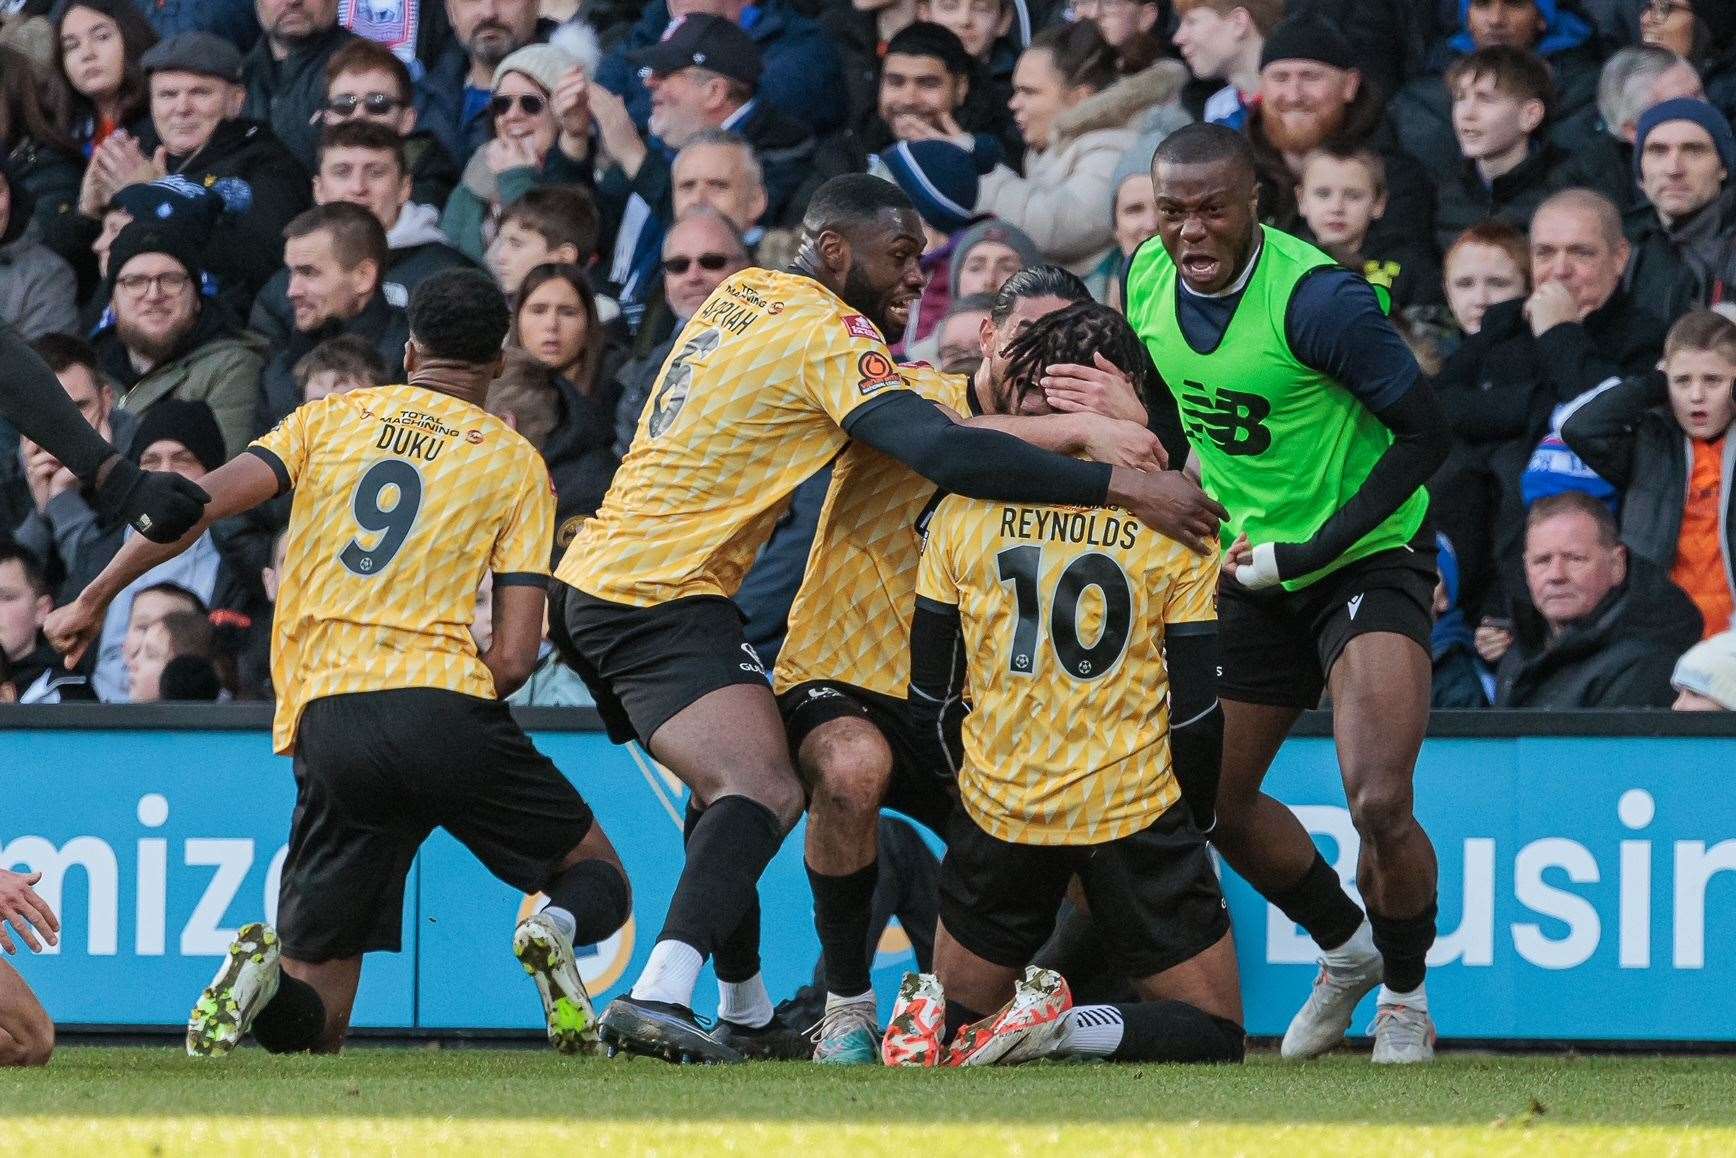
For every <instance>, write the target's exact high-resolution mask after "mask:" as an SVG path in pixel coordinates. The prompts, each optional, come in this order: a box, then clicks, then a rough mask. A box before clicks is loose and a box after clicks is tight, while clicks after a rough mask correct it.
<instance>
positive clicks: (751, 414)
mask: <svg viewBox="0 0 1736 1158" xmlns="http://www.w3.org/2000/svg"><path fill="white" fill-rule="evenodd" d="M902 385H903V383H902V382H901V381H900V379H899V377H898V372H897V367H896V366H895V365H894V364H893V362H892V354H891V352H890V351H889V350H887V348H886V343H885V342H884V341H883V340H882V339H881V336H880V332H879V330H877V329H876V328H875V327H874V325H873V323H872V322H870V321H869V320H868V319H867V318H865V317H863V316H862V315H861V314H858V313H856V312H855V311H854V310H852V309H851V308H850V307H849V306H847V305H845V304H844V302H843V300H842V299H841V298H839V297H837V296H836V295H834V294H833V293H832V292H831V291H830V290H828V289H826V287H824V286H822V285H821V284H820V283H819V282H817V281H815V280H814V279H813V278H810V277H804V276H802V275H800V274H792V273H783V272H781V271H778V270H769V269H749V270H743V271H742V272H741V273H738V274H734V275H733V276H731V277H730V278H729V279H728V280H726V281H725V282H724V283H723V284H722V285H720V286H718V287H717V289H716V290H714V291H713V292H712V295H711V297H709V298H707V299H706V302H705V304H704V305H703V306H701V307H700V309H699V312H698V313H696V314H694V316H693V320H692V321H690V322H688V323H687V326H686V328H685V329H683V330H682V331H681V333H680V334H679V335H677V337H676V340H675V345H674V347H673V350H672V351H671V353H670V356H669V360H668V361H667V362H665V363H664V364H663V369H662V372H661V373H660V374H659V375H658V377H657V381H656V383H655V385H653V386H652V388H651V397H650V398H649V399H648V400H647V402H646V404H645V412H644V414H642V415H641V416H640V418H639V429H638V432H637V433H636V434H635V435H634V437H633V446H632V449H631V450H629V451H628V452H627V457H626V459H625V460H624V461H623V462H622V463H621V468H620V470H618V471H617V472H616V473H615V481H614V484H613V485H612V486H610V488H609V493H608V496H607V497H606V498H604V500H603V506H602V509H600V510H599V511H598V512H597V514H596V517H595V518H593V519H591V520H589V521H588V522H586V523H585V525H584V527H583V528H582V529H581V530H580V531H579V534H578V536H577V538H575V539H574V540H573V542H572V543H571V545H569V546H568V547H567V552H566V554H565V556H563V557H562V559H561V562H560V566H559V567H557V568H556V569H555V574H556V576H557V577H559V578H560V579H561V580H562V581H563V582H565V583H568V584H570V585H572V586H573V587H576V588H578V589H579V590H581V591H585V592H588V593H589V594H591V595H594V596H596V597H597V598H599V599H607V600H610V601H612V602H615V603H624V604H628V605H630V606H634V607H651V606H655V605H656V604H659V603H666V602H668V601H670V600H672V599H680V598H682V597H685V596H691V595H724V596H731V595H734V594H735V592H736V590H737V588H739V587H740V586H741V578H742V575H743V574H745V573H746V571H747V569H748V567H749V566H750V565H752V563H753V561H754V557H755V555H756V554H757V553H758V551H759V549H760V547H762V546H763V545H764V544H765V541H766V539H767V538H768V537H769V536H770V535H771V532H772V527H773V526H774V525H775V524H776V522H777V520H778V517H779V516H780V515H781V514H782V513H783V511H784V509H785V508H786V507H787V506H788V504H789V497H790V492H792V491H794V490H795V489H796V487H797V486H799V485H800V484H801V483H802V482H804V481H806V480H807V479H808V478H809V477H810V476H811V475H813V474H814V472H815V471H818V470H819V469H820V468H821V467H823V466H825V465H826V464H827V463H828V462H830V461H831V460H832V459H833V458H834V457H836V456H837V454H838V452H839V451H840V450H842V449H843V448H844V444H845V443H846V442H847V441H848V438H847V436H846V435H845V434H844V431H843V430H842V429H841V426H840V424H841V423H843V422H844V421H845V420H846V419H847V418H848V417H849V416H850V414H851V413H852V412H853V411H855V410H856V409H857V408H859V407H861V406H863V405H866V404H868V403H870V402H874V401H877V400H878V399H879V398H880V397H882V396H883V395H884V394H885V393H886V392H887V391H888V390H889V389H893V388H898V387H901V386H902Z"/></svg>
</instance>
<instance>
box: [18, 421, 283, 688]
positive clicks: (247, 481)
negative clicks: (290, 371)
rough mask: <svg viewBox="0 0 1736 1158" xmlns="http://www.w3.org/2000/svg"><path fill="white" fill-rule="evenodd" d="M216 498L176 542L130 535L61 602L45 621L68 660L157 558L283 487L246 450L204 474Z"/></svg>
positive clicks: (93, 636) (76, 655)
mask: <svg viewBox="0 0 1736 1158" xmlns="http://www.w3.org/2000/svg"><path fill="white" fill-rule="evenodd" d="M201 481H202V482H203V483H204V485H205V488H206V490H208V491H209V492H210V495H211V501H210V503H209V504H207V505H206V507H205V509H204V515H203V516H202V517H201V518H200V519H199V521H198V522H196V523H195V524H193V527H192V528H191V529H190V530H188V531H187V533H186V534H184V535H182V536H181V537H180V538H179V539H176V540H175V541H174V542H172V543H154V542H152V541H151V540H149V539H147V538H144V537H143V536H140V537H137V538H133V539H129V540H127V543H126V545H125V546H123V547H122V548H121V549H120V552H119V553H118V554H116V555H115V557H114V558H113V559H111V560H109V565H108V566H107V567H104V568H103V569H102V573H101V574H99V575H98V576H97V577H96V578H95V579H92V580H91V581H90V583H89V584H88V585H87V586H86V587H85V589H84V590H83V591H81V592H79V595H78V598H77V599H75V600H73V601H72V602H71V603H68V604H67V605H66V606H65V607H62V608H60V609H59V610H58V611H55V612H54V613H52V614H51V615H49V617H48V621H47V622H46V623H44V624H43V627H42V629H43V632H44V633H45V634H46V635H47V636H48V641H49V643H51V644H53V645H54V649H55V650H56V651H58V652H60V653H62V654H63V655H65V656H66V666H67V667H69V668H70V667H73V666H75V665H76V664H77V663H78V661H79V659H80V658H82V657H83V655H84V653H85V649H86V648H88V647H89V646H90V645H91V643H92V642H94V641H95V639H96V637H97V634H98V633H99V632H101V630H102V620H103V614H104V613H105V612H106V611H107V610H108V605H109V604H110V603H112V602H113V601H114V597H115V596H116V595H118V594H120V592H121V591H122V590H124V589H125V588H126V586H127V584H129V583H131V582H132V581H133V580H135V579H137V578H138V577H139V576H140V575H143V574H144V573H145V572H146V571H149V570H150V569H151V568H152V567H155V566H156V565H157V564H159V563H162V562H165V561H167V560H169V559H173V558H174V557H175V556H176V555H179V554H180V553H181V552H182V551H185V550H186V549H187V548H188V547H191V546H192V545H193V543H194V542H195V541H196V540H197V539H198V538H199V536H200V535H202V534H204V532H205V528H206V527H209V526H210V525H211V524H212V523H214V522H216V521H217V520H218V519H225V518H228V517H229V516H231V515H238V514H240V513H241V512H242V511H249V510H252V509H253V508H254V507H257V506H258V505H259V504H260V503H263V502H266V501H267V500H269V499H272V498H275V497H276V496H277V493H278V489H279V488H278V477H277V472H276V471H274V470H272V468H271V467H270V466H269V465H267V464H266V462H265V460H264V459H262V458H259V457H258V456H257V455H254V454H250V453H244V454H241V455H239V456H237V457H236V458H234V459H232V460H231V461H229V462H227V463H225V464H224V465H223V466H220V467H218V468H217V469H216V470H214V471H212V472H211V473H210V474H208V475H206V476H205V477H204V479H202V480H201Z"/></svg>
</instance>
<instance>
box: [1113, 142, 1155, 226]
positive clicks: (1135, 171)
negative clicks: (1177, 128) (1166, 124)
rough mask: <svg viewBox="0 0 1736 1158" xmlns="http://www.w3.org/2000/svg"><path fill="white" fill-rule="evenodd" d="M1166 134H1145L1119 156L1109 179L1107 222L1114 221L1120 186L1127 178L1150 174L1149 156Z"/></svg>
mask: <svg viewBox="0 0 1736 1158" xmlns="http://www.w3.org/2000/svg"><path fill="white" fill-rule="evenodd" d="M1167 135H1168V134H1166V133H1146V134H1145V135H1144V136H1142V137H1140V138H1139V139H1138V140H1137V141H1135V142H1133V146H1132V147H1131V148H1129V149H1128V150H1127V152H1125V153H1123V154H1121V160H1120V161H1119V162H1117V163H1116V166H1115V173H1114V175H1113V176H1112V177H1110V178H1109V220H1110V221H1111V222H1113V221H1114V220H1115V203H1116V202H1117V201H1119V200H1120V199H1121V186H1122V185H1123V184H1125V183H1126V181H1127V179H1128V178H1129V177H1138V176H1141V175H1149V174H1150V173H1151V156H1152V154H1153V153H1155V152H1157V147H1158V145H1160V144H1162V143H1163V138H1164V137H1165V136H1167Z"/></svg>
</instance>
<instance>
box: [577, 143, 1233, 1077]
mask: <svg viewBox="0 0 1736 1158" xmlns="http://www.w3.org/2000/svg"><path fill="white" fill-rule="evenodd" d="M924 243H925V235H924V232H923V226H922V219H921V218H920V217H919V216H918V215H917V213H916V211H915V209H914V208H913V207H912V206H911V204H910V201H909V199H908V198H907V197H905V195H904V194H903V192H902V191H901V190H900V189H899V188H898V187H897V186H896V185H893V184H892V183H890V182H888V181H883V180H881V179H880V178H878V177H871V176H867V175H865V174H852V175H847V176H843V177H835V178H833V179H832V180H830V181H828V182H826V184H824V185H822V186H821V187H820V188H819V189H818V190H817V191H816V192H815V193H814V196H813V198H812V199H811V200H810V202H809V205H808V211H807V215H806V217H805V218H804V219H803V222H802V246H801V252H800V254H799V256H798V257H797V259H796V262H795V266H794V268H793V269H792V270H791V271H789V272H780V271H774V270H763V269H750V270H745V271H743V272H741V273H737V274H734V275H732V276H731V277H730V278H729V279H728V280H726V281H725V282H724V283H723V284H722V285H720V286H719V287H718V288H717V289H716V290H715V291H714V292H713V293H712V295H711V297H710V298H708V299H707V300H706V302H705V304H704V305H703V306H701V307H700V309H699V312H698V313H697V314H695V315H694V317H693V319H692V320H691V321H690V322H689V323H688V325H687V327H686V328H685V329H684V330H682V332H681V333H680V334H679V335H677V338H676V342H675V350H674V353H673V354H672V355H671V356H670V358H669V361H668V362H667V363H665V364H664V367H663V370H662V373H661V375H660V376H659V378H658V381H657V383H656V384H655V385H654V386H653V388H652V394H651V398H650V399H649V401H648V402H647V404H646V407H645V413H644V415H643V417H642V418H641V420H640V424H639V430H638V433H637V435H636V437H635V439H634V441H633V446H632V449H631V450H630V451H629V452H628V454H627V457H626V459H625V461H623V462H622V464H621V469H620V470H619V471H618V472H617V474H616V475H615V480H614V484H613V485H612V486H611V487H610V489H609V493H608V496H607V497H606V498H605V499H604V501H603V505H602V507H601V509H600V510H599V511H598V512H597V516H596V517H595V518H594V519H592V520H590V521H589V522H587V523H586V524H585V526H584V528H583V529H582V530H581V531H580V532H579V534H578V536H577V537H576V538H575V539H574V541H573V543H572V544H571V545H570V546H569V547H568V549H567V553H566V556H565V557H564V558H563V559H562V560H561V564H560V566H559V567H558V568H557V570H556V577H557V578H558V579H559V580H560V581H561V585H560V586H558V587H557V588H556V590H555V594H554V598H555V600H556V606H555V607H554V611H555V613H556V614H555V617H554V618H555V624H554V631H555V634H556V635H557V637H564V638H557V639H556V643H557V644H559V645H561V646H562V648H563V653H564V654H565V655H566V656H567V657H568V658H569V661H570V662H571V663H572V664H573V666H574V667H575V669H576V670H577V671H578V672H579V674H580V675H581V676H583V677H584V678H585V679H586V682H587V683H588V684H589V685H590V686H591V689H592V691H593V693H594V695H595V697H596V700H597V705H598V711H599V713H600V714H601V715H602V716H603V718H604V721H605V722H606V723H607V724H608V726H609V730H610V734H611V735H612V736H613V737H614V738H615V739H616V741H617V742H621V743H625V742H627V741H629V740H633V739H637V740H638V741H639V742H641V743H643V744H644V745H645V746H646V747H647V748H649V749H650V752H651V754H652V755H653V756H654V757H655V758H656V759H657V760H658V761H659V762H660V763H661V764H663V766H664V767H666V768H668V769H669V770H670V771H671V772H673V773H674V774H675V775H676V776H678V777H679V778H680V779H681V780H682V781H683V782H684V783H685V784H686V785H687V786H688V787H689V788H690V789H692V791H693V793H694V795H695V796H696V797H697V798H698V799H699V800H700V801H701V802H702V803H703V804H704V805H705V811H704V813H703V814H702V815H701V816H700V817H699V819H698V821H697V823H695V824H694V825H693V827H692V831H691V834H690V835H689V837H688V840H687V851H686V865H685V868H684V869H683V871H682V874H681V877H680V880H679V882H678V883H677V885H676V889H675V895H674V898H673V899H672V900H671V902H670V906H669V913H668V917H667V918H666V920H665V923H664V926H663V929H662V931H661V932H660V933H659V934H658V938H657V942H656V944H655V945H654V946H653V948H652V951H651V955H650V958H649V960H648V961H647V962H646V965H645V969H644V971H643V972H642V973H641V974H640V976H639V978H638V980H637V981H636V982H635V983H634V985H633V988H632V992H631V993H630V994H629V995H627V996H625V997H622V998H618V999H616V1001H615V1002H614V1003H613V1004H612V1005H611V1006H610V1007H609V1009H608V1011H607V1012H606V1013H605V1014H604V1016H603V1020H602V1023H601V1030H602V1033H603V1037H604V1041H605V1042H606V1043H607V1044H609V1045H610V1046H611V1047H613V1048H618V1049H626V1050H629V1051H632V1052H637V1053H643V1054H648V1055H651V1056H656V1057H665V1058H669V1057H673V1058H685V1059H692V1060H701V1061H737V1060H740V1058H741V1056H742V1055H741V1054H740V1052H739V1051H737V1050H736V1049H734V1048H733V1047H731V1046H729V1045H727V1044H725V1043H723V1042H720V1041H718V1040H717V1039H716V1038H714V1037H712V1036H711V1035H710V1034H708V1033H706V1032H705V1031H704V1030H703V1029H701V1028H700V1026H699V1025H698V1023H697V1022H696V1021H695V1020H694V1017H693V1013H692V1009H691V1003H692V997H693V988H694V983H695V981H696V979H697V978H698V975H699V970H700V967H701V966H702V964H703V963H704V960H705V958H706V956H707V955H710V954H714V953H715V952H716V950H717V948H718V947H719V945H721V944H723V943H724V942H725V941H726V939H728V938H729V937H730V936H731V934H732V933H733V932H734V931H735V930H736V929H737V927H738V926H740V925H741V924H742V922H743V921H744V920H748V919H749V918H750V917H751V914H752V913H753V910H754V906H755V904H756V895H757V894H756V891H755V890H756V888H757V884H758V881H759V877H760V875H761V873H763V872H764V870H765V866H766V864H767V863H768V862H769V861H770V860H771V858H772V856H773V854H775V853H776V852H777V849H778V846H779V845H780V844H781V843H782V842H783V839H784V835H785V834H786V833H787V832H788V831H789V830H790V828H791V826H792V825H794V824H795V822H796V819H797V818H798V817H799V816H800V815H801V812H802V808H803V804H804V800H803V793H802V788H801V785H800V783H799V782H798V781H797V778H796V773H795V769H794V767H793V766H792V764H791V761H790V755H789V746H788V742H787V740H786V738H785V735H784V729H783V724H782V720H781V719H780V717H779V715H778V710H777V703H776V701H775V700H774V699H773V697H772V693H771V689H770V687H769V686H768V684H767V681H766V675H765V671H764V669H763V667H762V666H761V664H760V662H759V659H758V657H757V656H755V655H754V654H753V651H752V649H751V648H749V647H748V646H747V645H746V643H745V641H744V640H743V638H742V632H741V616H740V612H739V611H738V610H737V608H736V606H735V604H734V603H733V602H731V596H733V595H734V594H735V592H736V590H737V589H738V587H739V585H740V582H741V576H742V574H743V572H744V571H745V570H746V569H747V567H748V565H749V564H750V563H751V562H752V561H753V559H754V556H755V554H756V553H757V551H758V550H759V548H760V547H761V546H762V545H763V544H764V543H765V541H766V539H767V537H768V536H769V535H770V533H771V529H772V527H773V525H774V523H775V522H776V520H777V518H778V515H779V514H780V513H781V511H782V510H783V508H784V506H785V505H786V504H787V502H788V499H789V495H790V493H791V492H792V491H793V490H794V489H795V488H796V487H797V486H798V485H799V484H800V483H801V482H803V481H804V480H806V479H807V478H809V477H810V476H811V475H813V474H814V472H815V471H817V470H818V469H819V468H820V467H822V466H824V465H825V464H826V463H828V462H830V461H831V460H832V459H833V458H834V457H835V456H836V455H837V454H838V452H839V451H840V450H842V449H843V448H844V446H845V444H846V443H847V442H849V441H851V440H852V439H853V440H856V441H860V442H863V443H866V444H868V445H870V446H873V447H875V448H876V449H878V450H881V451H883V452H885V453H886V454H889V455H891V456H892V457H893V458H896V459H898V460H900V461H901V462H904V463H905V464H906V465H908V466H910V467H911V468H912V469H914V470H915V471H916V472H917V473H918V474H921V475H923V476H924V477H926V478H928V479H930V480H931V481H933V482H935V483H937V484H939V485H941V486H943V487H945V488H946V489H948V490H949V491H955V492H958V493H961V494H968V495H979V496H982V497H985V498H1004V499H1016V500H1022V501H1043V502H1071V503H1077V504H1080V505H1085V506H1097V505H1101V504H1103V503H1105V502H1109V503H1114V504H1116V505H1118V506H1121V507H1123V508H1125V509H1127V510H1129V511H1131V512H1133V514H1134V516H1135V517H1136V518H1139V519H1144V520H1148V521H1149V522H1151V523H1152V524H1153V525H1154V526H1156V527H1159V528H1162V529H1165V530H1166V531H1168V532H1169V533H1171V534H1173V535H1175V536H1177V537H1178V538H1182V539H1185V540H1186V541H1188V542H1189V543H1192V544H1195V545H1196V546H1197V548H1198V549H1199V550H1200V551H1201V552H1213V553H1215V547H1214V546H1213V544H1211V543H1210V542H1209V540H1210V538H1211V536H1212V535H1213V534H1215V533H1216V530H1217V527H1218V525H1219V524H1220V523H1221V521H1222V520H1223V519H1224V518H1225V517H1226V512H1225V511H1224V510H1223V508H1222V507H1220V506H1218V504H1216V503H1215V502H1213V501H1212V500H1210V499H1209V498H1207V497H1206V496H1205V494H1204V493H1203V492H1201V491H1200V490H1199V489H1198V488H1197V487H1196V486H1194V485H1193V484H1192V483H1191V482H1190V481H1189V480H1187V479H1184V478H1182V477H1181V476H1180V474H1179V473H1178V472H1174V471H1166V472H1158V473H1153V474H1145V473H1141V472H1140V471H1137V470H1133V469H1130V468H1125V467H1114V468H1111V467H1109V466H1106V465H1103V464H1099V463H1088V462H1080V461H1076V460H1073V459H1069V458H1065V457H1063V456H1060V455H1056V454H1050V453H1048V452H1045V451H1041V450H1038V449H1037V448H1035V447H1032V446H1030V445H1028V444H1026V443H1023V442H1020V441H1019V440H1018V439H1016V438H1013V437H1011V436H1008V435H1005V434H1000V433H997V432H994V431H989V430H981V429H975V428H972V427H970V426H966V425H960V424H957V423H955V422H954V421H953V420H952V419H951V418H949V417H948V416H947V415H945V414H944V413H942V411H941V410H940V409H939V408H938V407H936V406H935V405H934V404H933V403H932V402H930V401H928V400H926V399H924V398H922V397H920V396H919V395H917V394H915V393H913V392H911V391H909V390H907V389H905V388H904V387H903V382H902V380H901V379H900V378H899V376H898V372H897V367H896V366H895V365H894V364H893V361H892V355H891V352H890V350H889V349H888V348H887V345H886V341H885V339H886V336H887V335H893V334H899V333H902V331H903V329H904V326H905V324H906V322H907V321H908V318H909V310H910V306H911V304H912V303H913V302H914V301H915V300H916V298H917V296H918V295H919V294H920V293H921V292H922V286H923V280H924V279H923V273H922V269H921V266H920V264H919V261H918V259H919V258H920V257H921V255H922V250H923V247H924ZM741 984H742V985H743V986H744V987H746V989H745V991H741V992H735V993H730V994H726V1003H727V1004H728V1006H729V1008H730V1009H731V1010H732V1011H734V1014H735V1016H732V1017H731V1018H730V1020H731V1021H732V1022H734V1021H735V1020H736V1017H737V1016H739V1017H741V1018H743V1020H742V1021H741V1022H740V1023H739V1024H741V1025H742V1026H744V1027H746V1028H749V1029H751V1028H755V1027H763V1026H764V1025H765V1024H767V1023H768V1022H769V1021H770V1020H771V1003H770V1000H769V998H767V997H766V996H765V995H764V984H763V982H761V981H760V980H759V978H758V976H757V975H755V976H754V977H753V978H750V979H749V980H748V981H747V982H743V983H741Z"/></svg>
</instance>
